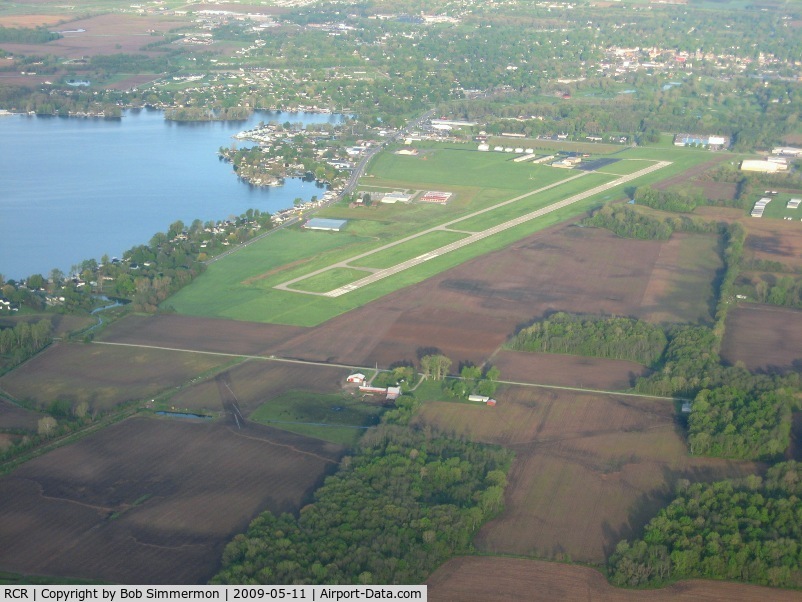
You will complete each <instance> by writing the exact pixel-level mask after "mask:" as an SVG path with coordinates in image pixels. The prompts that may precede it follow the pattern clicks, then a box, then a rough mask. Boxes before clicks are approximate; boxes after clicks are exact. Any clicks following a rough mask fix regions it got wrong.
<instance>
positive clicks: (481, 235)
mask: <svg viewBox="0 0 802 602" xmlns="http://www.w3.org/2000/svg"><path fill="white" fill-rule="evenodd" d="M668 165H671V163H670V162H669V161H659V162H657V163H655V164H653V165H650V166H649V167H646V168H644V169H641V170H639V171H636V172H635V173H632V174H629V175H626V176H621V177H619V178H617V179H615V180H613V181H612V182H608V183H606V184H601V185H600V186H596V187H594V188H590V189H588V190H585V191H584V192H580V193H579V194H575V195H573V196H571V197H568V198H567V199H563V200H562V201H558V202H556V203H552V204H551V205H548V206H546V207H543V208H542V209H538V210H537V211H532V212H531V213H527V214H526V215H522V216H520V217H517V218H515V219H511V220H509V221H506V222H504V223H502V224H499V225H497V226H493V227H492V228H488V229H486V230H482V231H481V232H476V233H471V234H470V235H469V236H467V237H466V238H463V239H462V240H458V241H456V242H453V243H451V244H448V245H445V246H443V247H440V248H439V249H435V250H433V251H430V252H428V253H424V254H423V255H419V256H418V257H414V258H413V259H409V260H407V261H403V262H401V263H398V264H396V265H394V266H392V267H389V268H385V269H375V268H362V267H354V266H351V265H349V263H350V262H353V261H356V260H358V259H361V258H363V257H367V256H369V255H372V254H374V253H378V252H379V251H383V250H385V249H390V248H392V247H394V246H396V245H400V244H402V243H405V242H407V241H409V240H413V239H415V238H418V237H420V236H424V235H426V234H428V233H430V232H434V231H436V230H451V229H450V228H449V226H451V225H453V224H456V223H458V222H461V221H464V220H467V219H470V218H473V217H475V216H477V215H481V214H483V213H487V212H488V211H493V210H495V209H498V208H499V207H503V206H505V205H509V204H510V203H515V202H517V201H519V200H521V199H524V198H526V197H529V196H532V195H534V194H538V193H540V192H543V191H544V190H548V189H549V188H554V187H556V186H560V185H562V184H564V183H566V182H570V181H571V180H575V179H577V178H581V177H582V176H585V175H587V174H588V173H592V172H582V173H580V174H578V175H575V176H572V177H570V178H568V179H567V180H561V181H560V182H555V183H554V184H550V185H549V186H544V187H543V188H539V189H537V190H533V191H531V192H527V193H525V194H522V195H520V196H518V197H515V198H513V199H510V200H508V201H504V202H503V203H499V204H497V205H493V206H492V207H488V208H486V209H482V210H479V211H475V212H474V213H471V214H469V215H463V216H461V217H459V218H457V219H454V220H452V221H450V222H446V223H445V224H441V225H439V226H435V227H433V228H429V229H427V230H423V231H421V232H417V233H415V234H412V235H410V236H407V237H406V238H402V239H400V240H397V241H394V242H391V243H388V244H386V245H384V246H381V247H379V248H377V249H373V250H371V251H368V252H367V253H362V254H360V255H356V256H354V257H351V258H349V259H347V260H345V261H340V262H337V263H334V264H332V265H330V266H327V267H325V268H321V269H319V270H315V271H313V272H310V273H308V274H305V275H303V276H300V277H298V278H294V279H292V280H288V281H286V282H283V283H281V284H277V285H276V286H275V287H274V288H277V289H279V290H287V291H292V292H298V293H305V294H307V295H319V296H324V297H340V296H342V295H345V294H346V293H350V292H351V291H354V290H357V289H359V288H361V287H363V286H367V285H368V284H372V283H374V282H377V281H379V280H382V279H383V278H387V277H389V276H392V275H394V274H397V273H399V272H402V271H404V270H407V269H409V268H411V267H414V266H416V265H420V264H422V263H424V262H426V261H429V260H431V259H434V258H436V257H440V256H441V255H445V254H446V253H450V252H451V251H455V250H457V249H461V248H462V247H465V246H467V245H470V244H472V243H474V242H477V241H479V240H483V239H485V238H487V237H489V236H493V235H494V234H498V233H499V232H503V231H505V230H508V229H510V228H514V227H515V226H518V225H520V224H523V223H525V222H528V221H530V220H533V219H536V218H538V217H542V216H544V215H546V214H548V213H552V212H553V211H557V210H558V209H562V208H563V207H567V206H569V205H572V204H573V203H577V202H579V201H581V200H584V199H586V198H588V197H591V196H594V195H596V194H599V193H602V192H605V191H607V190H610V189H611V188H615V187H616V186H621V185H622V184H626V183H627V182H630V181H631V180H634V179H636V178H639V177H641V176H644V175H646V174H648V173H651V172H653V171H656V170H658V169H662V168H663V167H666V166H668ZM451 231H455V232H461V231H460V230H451ZM334 268H350V269H358V270H362V271H365V272H370V273H369V275H368V276H365V277H364V278H361V279H360V280H357V281H355V282H352V283H350V284H346V285H345V286H341V287H339V288H336V289H333V290H330V291H328V292H325V293H315V292H309V291H301V290H298V289H295V288H292V285H293V284H294V283H296V282H300V281H302V280H306V279H307V278H309V277H311V276H315V275H317V274H322V273H324V272H327V271H329V270H331V269H334Z"/></svg>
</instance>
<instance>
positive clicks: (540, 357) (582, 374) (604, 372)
mask: <svg viewBox="0 0 802 602" xmlns="http://www.w3.org/2000/svg"><path fill="white" fill-rule="evenodd" d="M490 362H491V363H492V364H493V365H494V366H496V367H497V368H498V369H499V370H501V377H502V378H503V379H504V380H509V381H519V382H531V383H541V384H546V385H557V386H564V387H586V388H589V389H604V390H607V391H624V390H626V389H629V388H631V387H632V385H633V384H634V381H635V379H637V378H638V377H640V376H645V375H646V374H648V373H649V370H648V368H646V367H645V366H642V365H640V364H636V363H635V362H628V361H625V360H611V359H604V358H597V357H583V356H579V355H561V354H555V353H530V352H526V351H507V350H503V351H499V352H498V353H496V354H495V355H494V356H493V357H492V358H491V359H490Z"/></svg>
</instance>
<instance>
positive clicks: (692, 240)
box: [100, 225, 714, 385]
mask: <svg viewBox="0 0 802 602" xmlns="http://www.w3.org/2000/svg"><path fill="white" fill-rule="evenodd" d="M712 244H713V243H712V242H711V240H710V239H709V237H705V236H698V237H697V236H689V237H685V236H681V237H678V238H677V239H676V240H675V239H672V240H669V241H667V242H658V241H635V240H625V239H621V238H617V237H615V236H614V235H612V234H611V233H609V232H607V231H606V230H601V229H592V228H579V227H576V226H571V225H568V226H566V225H561V226H559V227H554V228H552V229H548V230H543V231H541V232H539V233H536V234H533V235H530V236H528V237H526V238H523V239H522V240H520V241H519V242H516V243H514V244H512V245H510V246H508V247H506V248H504V249H502V250H498V251H495V252H491V253H487V254H485V255H483V256H481V257H478V258H476V259H472V260H470V261H466V262H464V263H462V264H461V265H458V266H456V267H453V268H452V269H450V270H446V271H442V272H441V273H436V275H433V276H432V277H431V278H429V279H428V280H425V281H424V282H419V283H417V284H414V285H412V286H408V287H406V288H403V289H402V290H396V291H395V292H389V291H388V292H389V294H386V295H385V296H383V297H382V298H380V299H377V300H375V301H373V302H371V303H368V304H366V305H363V306H362V307H358V308H356V309H353V310H352V311H347V312H344V313H342V314H341V315H338V316H336V317H334V318H332V319H330V320H328V321H327V322H325V323H323V324H320V325H319V326H315V327H312V328H300V327H294V326H281V325H270V324H252V323H244V322H236V321H229V320H219V319H210V318H201V317H189V316H176V315H162V316H153V317H139V316H132V317H129V318H126V319H124V320H122V321H120V322H118V323H115V324H113V325H112V326H110V327H109V328H108V329H107V330H105V331H104V332H103V333H102V335H101V337H100V339H101V340H102V341H109V342H123V343H136V344H152V345H156V346H164V347H175V348H181V349H199V350H208V351H221V352H227V353H242V354H254V355H255V354H262V355H276V356H279V357H291V358H293V357H297V358H303V359H310V360H315V361H323V362H336V363H343V364H349V365H354V366H372V365H374V364H376V363H378V364H379V365H380V366H382V367H386V366H388V365H389V364H391V363H393V362H396V361H400V360H409V361H416V360H417V357H418V352H419V350H420V349H426V348H437V349H439V350H441V351H442V352H444V353H445V354H446V355H448V356H449V357H451V358H452V360H453V361H455V362H460V361H471V362H474V363H476V364H481V363H482V362H484V361H486V360H487V358H488V357H490V356H491V355H492V354H493V353H494V352H495V351H496V350H497V349H498V348H499V347H500V346H501V345H502V344H503V343H504V341H505V340H506V339H507V337H508V336H510V335H511V334H512V333H513V332H514V331H515V329H516V328H517V327H518V326H520V325H521V324H524V323H527V322H529V321H531V320H533V319H538V318H540V317H542V316H543V315H544V314H546V313H548V312H550V311H569V312H576V313H590V314H615V315H623V316H629V315H632V316H637V317H646V318H652V317H655V316H657V318H659V319H660V320H663V319H666V317H667V316H668V317H672V318H673V319H674V320H676V321H679V322H684V321H693V320H696V319H698V318H699V317H700V315H702V314H703V313H704V311H705V309H706V308H707V306H708V301H709V298H708V297H709V290H710V286H711V284H710V282H712V280H713V278H714V273H713V270H712V269H710V272H709V273H708V276H707V277H705V276H704V275H703V273H704V268H703V267H695V266H704V265H705V262H707V263H709V262H710V258H708V257H704V256H701V255H700V254H699V253H698V251H699V249H702V248H710V249H712ZM686 245H687V249H688V250H687V251H686V250H685V249H684V247H685V246H686ZM664 247H668V248H669V249H670V252H663V248H664ZM694 253H696V255H695V256H694ZM672 262H676V263H672ZM680 262H682V263H680ZM708 269H709V268H708ZM656 270H657V275H655V271H656ZM685 271H687V273H688V274H689V276H688V277H687V278H685V279H683V277H682V275H683V274H684V273H685ZM238 277H241V275H239V276H238ZM202 278H203V277H201V279H202ZM694 279H695V280H694ZM199 280H200V279H199ZM664 280H665V281H666V282H664ZM193 286H194V285H193ZM377 286H379V285H378V284H377ZM188 288H192V287H188ZM185 290H186V289H185ZM280 292H281V291H275V293H280ZM284 295H286V296H287V303H288V304H289V305H288V307H287V311H293V312H303V310H304V309H305V308H310V311H312V309H313V308H317V307H318V306H317V305H314V304H313V305H307V303H314V302H317V300H318V297H313V296H310V295H303V296H300V297H299V295H297V294H292V293H284ZM264 296H265V297H266V298H269V299H272V300H273V301H275V300H276V299H277V297H275V296H273V291H271V292H270V293H268V294H265V295H264ZM680 297H681V300H682V302H681V303H678V302H677V299H678V298H680ZM201 298H202V297H200V296H199V297H198V299H199V302H200V300H201ZM299 298H300V301H298V299H299ZM344 298H345V299H347V298H348V295H345V296H344V297H341V298H340V299H344ZM225 299H226V298H221V299H220V303H221V304H222V303H224V302H225ZM306 299H310V300H311V301H308V302H307V301H306ZM340 299H334V300H332V299H323V301H326V302H333V303H338V302H340ZM644 299H645V300H646V301H647V304H646V305H644ZM293 300H295V302H294V303H293V302H292V301H293ZM255 302H256V301H255ZM258 302H259V303H267V302H268V301H267V300H259V301H258ZM232 303H234V304H236V299H234V300H232ZM343 303H345V302H343ZM344 307H348V306H347V305H344ZM271 311H273V312H276V311H277V309H276V308H275V307H274V308H272V309H271ZM626 372H627V373H628V372H629V370H628V369H627V370H626ZM502 374H503V373H502ZM622 374H623V373H622ZM615 378H619V377H615ZM620 378H622V379H623V378H624V377H623V376H621V377H620ZM567 380H568V379H566V381H567ZM583 382H584V381H583ZM578 383H579V378H577V380H576V381H575V382H573V383H569V382H565V383H564V384H570V385H578Z"/></svg>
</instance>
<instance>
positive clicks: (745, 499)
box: [608, 462, 802, 588]
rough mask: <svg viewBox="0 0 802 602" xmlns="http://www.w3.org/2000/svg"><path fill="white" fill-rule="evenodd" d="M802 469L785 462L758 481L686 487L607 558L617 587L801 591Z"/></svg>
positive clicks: (738, 481) (754, 477)
mask: <svg viewBox="0 0 802 602" xmlns="http://www.w3.org/2000/svg"><path fill="white" fill-rule="evenodd" d="M800 498H802V466H801V465H800V464H799V463H797V462H785V463H782V464H778V465H776V466H773V467H772V468H770V469H769V470H768V472H767V474H766V477H765V479H762V478H761V477H759V476H756V475H752V476H749V477H746V478H745V479H741V480H728V481H719V482H716V483H711V484H705V483H697V484H693V485H688V483H687V482H684V483H683V484H682V486H681V490H680V491H679V492H678V494H677V496H676V498H675V499H674V500H673V501H672V502H671V503H670V504H669V505H668V507H667V508H665V509H663V510H661V511H660V512H659V513H658V515H657V516H656V517H655V518H653V519H652V520H651V521H650V522H649V524H648V525H647V526H646V529H645V531H644V534H643V537H642V539H639V540H636V541H634V542H631V543H630V542H628V541H626V540H624V541H621V542H620V543H619V544H618V545H617V546H616V549H615V553H613V554H612V555H611V556H610V558H609V560H608V568H609V573H610V579H611V581H612V582H613V583H614V584H616V585H619V586H645V585H648V586H659V585H662V584H665V583H667V582H670V581H676V580H679V579H691V578H705V579H735V580H739V581H747V582H750V583H756V584H759V585H771V586H776V587H795V588H798V587H802V505H800Z"/></svg>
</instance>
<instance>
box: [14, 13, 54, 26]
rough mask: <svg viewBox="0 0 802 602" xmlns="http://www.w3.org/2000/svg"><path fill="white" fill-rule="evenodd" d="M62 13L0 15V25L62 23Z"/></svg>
mask: <svg viewBox="0 0 802 602" xmlns="http://www.w3.org/2000/svg"><path fill="white" fill-rule="evenodd" d="M64 21H65V17H64V16H63V15H46V14H45V15H35V14H34V15H0V27H30V28H34V27H43V26H48V25H55V24H56V23H63V22H64Z"/></svg>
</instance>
